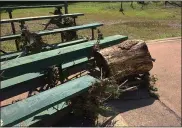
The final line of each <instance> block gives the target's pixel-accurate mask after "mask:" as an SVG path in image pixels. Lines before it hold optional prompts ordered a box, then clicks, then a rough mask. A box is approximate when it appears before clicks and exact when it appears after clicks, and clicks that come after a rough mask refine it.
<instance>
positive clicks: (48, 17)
mask: <svg viewBox="0 0 182 128" xmlns="http://www.w3.org/2000/svg"><path fill="white" fill-rule="evenodd" d="M83 15H84V14H83V13H73V14H63V15H49V16H36V17H23V18H14V19H2V20H1V21H0V24H3V23H11V22H20V21H32V20H43V19H51V18H58V17H60V18H61V17H62V18H63V17H77V16H83Z"/></svg>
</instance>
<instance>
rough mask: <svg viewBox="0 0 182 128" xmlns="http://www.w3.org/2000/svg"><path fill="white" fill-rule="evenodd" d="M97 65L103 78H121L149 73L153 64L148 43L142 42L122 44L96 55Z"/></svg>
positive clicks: (134, 41) (135, 41)
mask: <svg viewBox="0 0 182 128" xmlns="http://www.w3.org/2000/svg"><path fill="white" fill-rule="evenodd" d="M94 56H95V59H96V64H97V66H98V67H99V68H100V70H102V72H103V76H105V77H109V76H118V77H120V78H123V77H127V76H131V75H136V74H144V73H148V72H149V71H150V70H151V69H152V67H153V62H152V58H151V55H150V53H149V51H148V47H147V45H146V43H145V42H144V41H142V40H130V41H125V42H122V43H120V44H118V45H114V46H111V47H108V48H105V49H102V50H100V51H99V52H96V53H95V55H94Z"/></svg>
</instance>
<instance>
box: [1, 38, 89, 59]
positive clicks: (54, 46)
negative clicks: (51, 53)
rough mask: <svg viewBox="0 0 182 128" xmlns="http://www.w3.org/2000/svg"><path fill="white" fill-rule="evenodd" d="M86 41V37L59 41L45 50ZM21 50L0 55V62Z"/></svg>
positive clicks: (19, 53)
mask: <svg viewBox="0 0 182 128" xmlns="http://www.w3.org/2000/svg"><path fill="white" fill-rule="evenodd" d="M86 41H88V39H78V40H74V41H69V42H61V43H55V44H52V45H51V46H52V47H53V48H52V47H49V46H48V47H46V49H47V50H51V49H56V48H62V47H66V46H70V45H74V44H78V43H83V42H86ZM21 53H22V52H14V53H8V54H3V55H1V56H0V62H2V61H7V60H10V59H14V58H16V57H17V56H19V55H21Z"/></svg>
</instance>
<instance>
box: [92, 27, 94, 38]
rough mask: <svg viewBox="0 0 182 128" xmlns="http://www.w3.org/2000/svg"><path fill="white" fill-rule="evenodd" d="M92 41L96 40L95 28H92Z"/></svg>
mask: <svg viewBox="0 0 182 128" xmlns="http://www.w3.org/2000/svg"><path fill="white" fill-rule="evenodd" d="M92 40H94V28H92Z"/></svg>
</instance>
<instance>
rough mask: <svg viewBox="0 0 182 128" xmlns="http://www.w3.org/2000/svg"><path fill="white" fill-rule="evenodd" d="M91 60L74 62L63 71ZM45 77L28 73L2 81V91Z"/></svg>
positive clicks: (66, 64) (65, 66) (64, 67)
mask: <svg viewBox="0 0 182 128" xmlns="http://www.w3.org/2000/svg"><path fill="white" fill-rule="evenodd" d="M89 60H93V58H91V59H88V58H87V57H84V58H81V59H78V60H74V61H71V62H68V63H65V64H63V65H62V68H63V69H66V68H70V67H72V66H76V65H80V64H83V63H86V62H88V61H89ZM43 75H44V73H40V72H33V73H26V74H23V75H20V76H17V77H13V78H11V79H7V80H4V81H1V86H0V87H1V88H0V89H5V88H8V87H12V86H14V85H17V84H20V83H23V82H26V81H30V80H33V79H35V78H40V77H42V76H43Z"/></svg>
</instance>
